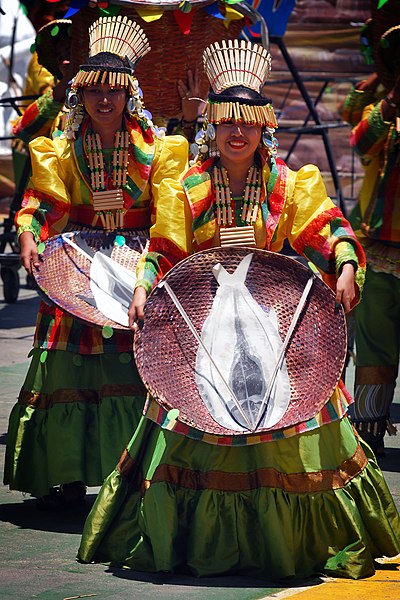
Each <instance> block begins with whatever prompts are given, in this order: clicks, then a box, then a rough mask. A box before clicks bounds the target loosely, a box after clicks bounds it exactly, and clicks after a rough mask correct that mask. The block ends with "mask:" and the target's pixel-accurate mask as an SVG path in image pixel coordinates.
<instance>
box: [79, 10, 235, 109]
mask: <svg viewBox="0 0 400 600" xmlns="http://www.w3.org/2000/svg"><path fill="white" fill-rule="evenodd" d="M110 4H113V3H110ZM115 4H117V5H118V6H119V7H120V9H119V14H121V15H127V16H129V17H130V18H132V19H134V20H135V21H136V22H137V23H138V24H139V25H140V26H141V27H142V29H143V30H144V32H145V33H146V35H147V37H148V39H149V42H150V46H151V52H149V53H148V55H147V56H145V57H144V58H143V59H142V60H141V61H140V62H139V64H138V66H137V68H136V69H135V75H136V77H137V79H138V80H139V83H140V86H141V88H142V90H143V95H144V101H145V105H146V108H147V109H148V110H150V111H151V112H152V114H153V116H154V117H159V116H162V117H165V118H171V117H176V116H177V115H178V114H179V113H180V111H181V105H180V103H181V99H180V97H179V94H178V90H177V81H178V79H183V80H186V79H187V71H188V69H191V70H194V69H195V68H196V67H197V68H198V70H199V75H200V97H201V98H205V97H206V96H207V93H208V80H207V77H206V76H205V74H204V73H203V68H202V62H201V61H202V54H203V51H204V49H205V48H206V47H207V46H208V45H209V44H211V43H213V42H216V41H219V40H222V39H234V38H237V37H238V35H239V33H240V31H241V30H242V28H243V26H244V20H243V19H240V20H237V21H232V22H231V24H230V25H229V27H228V28H227V27H225V25H224V21H223V20H222V19H219V18H215V17H213V16H211V15H210V14H208V13H207V12H206V11H205V10H203V8H204V7H205V6H207V5H208V4H210V2H208V1H207V0H205V1H204V0H197V1H196V0H191V4H192V6H193V8H192V11H193V12H194V14H193V20H192V23H191V27H190V32H189V33H188V34H183V33H182V31H181V30H180V28H179V26H178V23H177V21H176V18H175V16H174V10H177V9H178V7H179V4H180V2H179V1H178V0H170V1H168V0H165V1H163V2H161V3H157V2H151V0H148V1H146V2H142V1H141V0H135V1H130V0H124V1H123V2H115ZM143 8H145V9H147V10H148V11H150V12H151V11H152V10H154V11H155V12H159V11H160V10H162V9H164V12H163V14H162V16H161V18H159V19H157V20H155V21H151V22H146V21H144V20H143V19H142V18H141V17H140V15H139V13H138V12H137V10H136V9H138V10H140V9H143ZM221 11H222V12H223V11H224V7H223V3H221ZM98 16H99V10H98V8H96V7H95V8H90V7H85V8H82V9H81V10H80V11H79V12H78V13H77V14H76V15H74V17H73V18H72V20H73V26H72V40H73V45H72V48H73V50H72V52H73V56H72V60H73V63H74V65H75V66H76V68H78V66H79V65H80V64H81V63H82V62H83V61H84V60H85V59H86V56H87V49H88V43H89V36H88V29H89V25H91V24H92V23H93V22H94V21H95V20H96V19H97V18H98Z"/></svg>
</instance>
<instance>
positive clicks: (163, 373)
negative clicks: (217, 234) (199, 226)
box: [134, 248, 346, 444]
mask: <svg viewBox="0 0 400 600" xmlns="http://www.w3.org/2000/svg"><path fill="white" fill-rule="evenodd" d="M249 253H251V254H253V257H252V260H251V264H250V267H249V269H248V271H247V276H246V280H245V286H246V288H247V290H248V292H250V294H251V296H252V298H253V299H254V300H255V301H256V303H257V304H258V305H259V307H261V309H262V310H263V311H264V312H267V313H268V312H269V311H271V309H273V310H274V311H275V313H276V315H277V321H278V331H279V336H280V338H281V339H282V340H283V339H284V338H285V336H286V334H287V331H288V329H289V326H290V324H291V322H292V319H293V315H294V313H295V311H296V308H297V306H298V305H299V302H300V299H301V297H302V294H303V291H304V288H305V286H306V283H307V281H308V280H309V278H310V271H309V270H308V269H307V268H306V267H304V266H302V265H300V264H299V263H298V262H296V261H295V260H293V259H290V258H288V257H285V256H282V255H279V254H274V253H270V252H267V251H262V250H251V251H250V250H249V249H246V248H241V249H236V248H235V249H233V248H225V249H221V248H218V249H213V250H208V251H203V252H199V253H197V254H195V255H193V256H191V257H189V258H188V259H186V260H184V261H182V262H181V263H179V264H178V265H177V266H176V267H174V268H173V269H172V270H171V271H170V272H169V273H168V274H167V275H166V277H165V278H164V280H165V281H166V282H167V283H168V284H169V286H170V287H171V288H172V290H173V291H174V292H175V294H176V296H177V297H178V298H179V301H180V303H181V304H182V306H183V308H184V310H185V311H186V313H187V315H188V316H189V319H190V320H191V322H192V323H193V326H194V327H195V329H196V331H197V332H198V334H199V335H200V334H201V332H202V328H203V325H204V322H205V320H206V318H207V317H208V315H209V313H210V310H211V308H212V306H213V301H214V297H215V294H216V291H217V288H218V284H217V282H216V279H215V277H214V275H213V272H212V269H213V267H214V266H215V265H216V264H217V263H220V264H222V265H223V267H224V268H225V269H226V271H228V272H229V273H233V272H234V271H235V269H236V267H237V266H238V265H239V263H240V262H241V261H242V259H243V258H244V257H245V256H246V255H248V254H249ZM227 335H228V333H227ZM198 348H199V343H198V342H197V341H196V339H195V337H194V336H193V334H192V333H191V331H190V329H189V328H188V325H187V323H186V322H185V321H184V318H183V317H182V316H181V314H180V313H179V311H178V310H177V309H176V306H175V305H174V304H173V302H172V300H171V298H170V296H169V294H168V293H167V292H166V290H165V289H164V288H163V287H161V288H159V287H158V288H155V289H154V290H153V292H152V293H151V295H150V296H149V298H148V300H147V303H146V307H145V321H144V326H143V328H142V329H141V330H140V332H139V333H138V334H137V335H136V336H135V342H134V350H135V356H136V361H137V366H138V369H139V372H140V375H141V377H142V379H143V381H144V383H145V385H146V386H147V388H148V390H149V392H150V393H151V394H152V396H153V397H154V398H155V400H156V402H157V403H158V405H159V411H161V412H164V413H165V415H166V416H168V414H171V411H172V412H173V420H175V421H176V422H177V423H178V424H181V425H183V427H180V428H179V427H178V428H175V427H174V426H171V427H168V428H171V429H175V430H176V431H179V430H180V432H181V433H185V431H184V429H185V427H187V428H190V429H191V430H197V431H198V432H199V438H201V437H202V436H201V434H200V432H205V433H206V434H209V435H208V437H210V436H216V437H218V436H220V437H223V436H227V437H230V438H232V439H233V442H232V443H233V444H235V443H243V442H240V441H239V438H242V439H243V438H247V439H249V437H250V438H251V436H255V435H258V436H259V435H260V434H262V433H263V432H267V431H269V430H274V431H275V430H279V429H282V428H285V427H290V426H293V425H296V424H298V423H301V422H304V421H306V420H308V419H310V418H312V417H313V416H315V415H316V414H317V413H318V412H319V411H320V410H321V409H322V407H323V406H324V405H325V404H326V402H327V401H328V399H329V398H330V397H331V395H332V392H333V390H334V388H335V386H336V385H337V384H338V382H339V379H340V375H341V372H342V369H343V365H344V359H345V353H346V328H345V319H344V314H343V311H342V310H341V309H340V310H337V308H336V306H335V295H334V293H333V292H332V291H331V290H330V289H329V288H328V287H327V286H326V285H325V284H324V283H323V282H322V281H321V280H320V279H319V278H317V277H316V278H315V279H314V281H313V284H312V287H311V291H310V293H309V295H308V298H307V300H306V303H305V306H304V307H303V309H302V311H301V313H300V317H299V319H298V321H297V324H296V326H295V328H294V331H293V334H292V335H291V337H290V341H289V344H288V346H287V349H286V355H285V361H286V368H287V372H288V375H289V380H290V399H289V401H288V406H287V409H286V411H285V412H284V414H283V416H282V417H281V418H280V419H279V421H278V422H276V423H275V424H274V426H273V427H271V428H268V427H267V428H265V427H262V426H261V427H258V428H257V429H256V431H253V432H249V431H247V432H244V433H243V431H242V432H240V431H234V430H233V429H229V428H227V427H223V426H221V424H220V423H219V422H217V421H216V420H215V419H214V418H213V417H212V416H211V413H210V411H209V410H208V409H207V408H206V404H205V402H204V401H203V399H202V397H201V395H200V393H199V389H198V386H197V384H196V369H197V366H196V355H197V351H198ZM225 391H226V390H225ZM153 405H154V403H153ZM168 411H169V412H168ZM160 414H161V413H160ZM171 419H172V417H171ZM156 420H157V419H156ZM167 420H168V419H167ZM159 422H161V420H160V419H159ZM192 436H193V433H191V437H192ZM235 438H236V440H237V442H235ZM212 443H219V442H212ZM244 443H252V442H249V441H247V442H244Z"/></svg>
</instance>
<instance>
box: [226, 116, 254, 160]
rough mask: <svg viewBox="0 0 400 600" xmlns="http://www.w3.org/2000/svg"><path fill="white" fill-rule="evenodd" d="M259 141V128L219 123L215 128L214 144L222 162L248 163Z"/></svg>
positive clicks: (244, 124)
mask: <svg viewBox="0 0 400 600" xmlns="http://www.w3.org/2000/svg"><path fill="white" fill-rule="evenodd" d="M260 139H261V126H260V125H251V124H246V123H240V122H236V123H235V122H231V123H221V124H220V125H217V127H216V142H217V147H218V150H219V151H220V154H221V159H222V161H223V160H224V158H225V160H227V161H229V162H230V163H243V162H250V163H251V164H252V162H253V159H254V154H255V152H256V150H257V147H258V144H259V143H260Z"/></svg>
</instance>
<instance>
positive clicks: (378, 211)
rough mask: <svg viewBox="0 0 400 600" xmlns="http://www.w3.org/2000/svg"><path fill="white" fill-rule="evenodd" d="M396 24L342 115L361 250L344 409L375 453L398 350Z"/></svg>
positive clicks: (399, 37) (399, 46) (399, 97)
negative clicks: (362, 268) (350, 379)
mask: <svg viewBox="0 0 400 600" xmlns="http://www.w3.org/2000/svg"><path fill="white" fill-rule="evenodd" d="M399 50H400V26H398V25H397V26H394V27H391V28H390V29H389V30H388V31H386V32H385V33H384V34H383V35H382V37H381V39H380V43H379V46H378V50H377V52H378V56H377V59H378V60H377V61H376V65H375V72H374V73H373V74H372V75H371V76H370V77H369V78H368V79H367V80H366V81H364V82H361V83H360V84H359V85H358V86H357V88H356V89H354V90H352V92H350V95H349V96H348V98H347V99H346V100H345V102H344V104H343V107H342V111H341V114H342V118H344V119H345V120H346V121H348V122H349V123H351V124H352V125H353V127H354V129H353V131H352V133H351V138H350V143H351V146H352V147H353V148H354V150H355V152H356V153H357V154H358V156H359V157H360V159H361V161H362V164H363V166H364V169H365V176H364V181H363V185H362V189H361V193H360V200H359V203H358V204H357V205H356V207H355V209H354V210H353V213H352V215H351V222H352V224H353V227H354V230H355V232H356V235H357V237H358V238H359V240H360V242H361V243H362V245H363V247H364V250H365V253H366V257H367V275H366V282H365V288H364V294H363V301H362V302H361V303H360V304H359V306H357V308H356V310H355V313H354V315H355V343H356V374H355V388H354V398H355V403H354V405H353V406H352V407H351V416H352V419H353V423H354V425H355V427H356V429H357V431H358V432H359V433H360V435H362V437H363V438H364V439H365V440H366V441H367V442H368V443H369V444H370V446H371V447H372V449H373V450H374V452H375V453H376V455H377V456H384V455H385V446H384V436H385V433H386V432H388V433H389V434H395V433H396V428H395V427H394V425H393V424H392V422H391V419H390V408H391V404H392V401H393V397H394V392H395V388H396V379H397V375H398V369H399V352H400V169H399V160H400V154H399V136H400V121H399V116H400V112H399V111H400V62H399V59H398V56H399Z"/></svg>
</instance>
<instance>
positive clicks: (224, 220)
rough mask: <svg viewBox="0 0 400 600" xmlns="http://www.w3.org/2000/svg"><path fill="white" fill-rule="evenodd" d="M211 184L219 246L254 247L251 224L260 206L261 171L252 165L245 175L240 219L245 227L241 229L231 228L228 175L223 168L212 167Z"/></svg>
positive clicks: (231, 216) (230, 193)
mask: <svg viewBox="0 0 400 600" xmlns="http://www.w3.org/2000/svg"><path fill="white" fill-rule="evenodd" d="M213 183H214V188H215V204H216V206H217V223H218V225H219V226H220V242H221V246H227V245H230V246H232V245H234V246H243V245H245V246H255V245H256V239H255V234H254V227H253V224H254V223H255V222H256V220H257V215H258V207H259V204H260V195H261V170H260V169H259V168H258V167H256V166H255V165H253V166H252V167H250V169H249V171H248V173H247V178H246V185H245V188H244V196H243V204H242V212H241V219H242V221H244V222H245V223H247V225H244V226H242V227H232V223H233V211H232V192H231V189H230V187H229V179H228V173H227V172H226V169H225V168H224V167H222V166H221V167H217V166H215V167H214V169H213Z"/></svg>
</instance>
